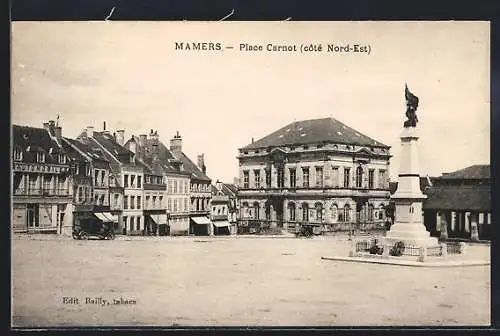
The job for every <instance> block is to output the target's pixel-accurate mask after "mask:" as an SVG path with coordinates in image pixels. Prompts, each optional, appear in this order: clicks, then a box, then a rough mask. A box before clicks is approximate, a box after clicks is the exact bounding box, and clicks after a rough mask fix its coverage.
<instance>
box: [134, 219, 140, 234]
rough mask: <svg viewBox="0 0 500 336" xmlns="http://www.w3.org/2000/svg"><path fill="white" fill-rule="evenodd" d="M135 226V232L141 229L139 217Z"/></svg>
mask: <svg viewBox="0 0 500 336" xmlns="http://www.w3.org/2000/svg"><path fill="white" fill-rule="evenodd" d="M135 226H136V228H137V231H139V230H140V229H141V217H137V223H136V225H135Z"/></svg>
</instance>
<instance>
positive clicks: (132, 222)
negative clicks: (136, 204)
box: [130, 217, 135, 231]
mask: <svg viewBox="0 0 500 336" xmlns="http://www.w3.org/2000/svg"><path fill="white" fill-rule="evenodd" d="M134 224H135V217H130V231H134Z"/></svg>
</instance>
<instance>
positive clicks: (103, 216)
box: [94, 212, 118, 223]
mask: <svg viewBox="0 0 500 336" xmlns="http://www.w3.org/2000/svg"><path fill="white" fill-rule="evenodd" d="M94 215H95V216H96V217H97V218H99V220H100V221H102V222H104V223H108V222H118V216H115V215H112V214H110V213H109V212H94Z"/></svg>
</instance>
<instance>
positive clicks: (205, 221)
mask: <svg viewBox="0 0 500 336" xmlns="http://www.w3.org/2000/svg"><path fill="white" fill-rule="evenodd" d="M191 219H192V220H193V222H195V223H196V224H200V225H207V224H210V223H211V222H210V219H208V217H191Z"/></svg>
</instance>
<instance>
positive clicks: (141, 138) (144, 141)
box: [139, 134, 148, 147]
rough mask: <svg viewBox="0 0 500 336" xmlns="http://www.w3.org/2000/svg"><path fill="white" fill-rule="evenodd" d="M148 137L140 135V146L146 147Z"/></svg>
mask: <svg viewBox="0 0 500 336" xmlns="http://www.w3.org/2000/svg"><path fill="white" fill-rule="evenodd" d="M147 138H148V136H147V135H146V134H140V135H139V146H141V147H142V146H145V145H146V139H147Z"/></svg>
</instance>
